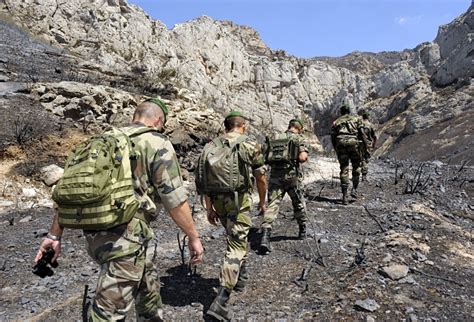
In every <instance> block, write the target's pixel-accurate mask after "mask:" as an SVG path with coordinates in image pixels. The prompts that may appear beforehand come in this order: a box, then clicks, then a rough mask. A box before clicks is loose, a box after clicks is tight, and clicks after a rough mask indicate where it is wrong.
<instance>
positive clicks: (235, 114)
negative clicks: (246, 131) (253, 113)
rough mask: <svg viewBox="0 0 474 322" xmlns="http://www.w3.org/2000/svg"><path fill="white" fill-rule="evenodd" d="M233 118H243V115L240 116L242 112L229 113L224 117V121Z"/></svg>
mask: <svg viewBox="0 0 474 322" xmlns="http://www.w3.org/2000/svg"><path fill="white" fill-rule="evenodd" d="M234 116H240V117H243V118H245V116H244V114H242V112H240V111H230V112H229V113H228V114H227V115H226V116H225V120H227V119H228V118H229V117H234Z"/></svg>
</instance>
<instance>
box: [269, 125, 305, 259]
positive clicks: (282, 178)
mask: <svg viewBox="0 0 474 322" xmlns="http://www.w3.org/2000/svg"><path fill="white" fill-rule="evenodd" d="M303 129H304V128H303V121H301V120H298V119H293V120H291V121H290V122H289V124H288V129H287V130H286V131H285V132H284V133H280V134H277V135H276V136H275V137H274V138H273V139H272V140H270V139H267V144H266V147H265V155H266V163H267V164H269V165H270V166H271V171H270V179H269V187H268V207H267V210H266V211H265V215H264V216H263V223H262V231H263V235H262V239H261V242H260V252H261V253H262V254H266V253H268V252H269V251H270V235H271V230H272V224H273V222H274V221H275V220H276V218H277V215H278V212H279V209H280V202H281V200H282V199H283V197H284V196H285V194H286V193H288V195H289V196H290V198H291V201H292V204H293V212H294V217H295V219H296V221H297V223H298V227H299V232H298V238H299V239H304V238H305V237H306V206H305V203H304V198H303V193H304V192H303V190H302V189H301V186H302V182H301V181H302V173H301V166H300V165H301V164H302V163H304V162H306V161H307V160H308V148H307V146H306V145H305V144H304V138H303V136H302V135H301V134H302V132H303Z"/></svg>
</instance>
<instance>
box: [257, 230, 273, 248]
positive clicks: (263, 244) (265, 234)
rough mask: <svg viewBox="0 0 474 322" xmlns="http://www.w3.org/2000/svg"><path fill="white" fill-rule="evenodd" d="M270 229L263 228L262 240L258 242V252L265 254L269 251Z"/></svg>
mask: <svg viewBox="0 0 474 322" xmlns="http://www.w3.org/2000/svg"><path fill="white" fill-rule="evenodd" d="M271 232H272V230H271V229H270V228H263V235H262V240H261V242H260V253H261V254H267V253H269V252H270V251H271V249H270V235H271Z"/></svg>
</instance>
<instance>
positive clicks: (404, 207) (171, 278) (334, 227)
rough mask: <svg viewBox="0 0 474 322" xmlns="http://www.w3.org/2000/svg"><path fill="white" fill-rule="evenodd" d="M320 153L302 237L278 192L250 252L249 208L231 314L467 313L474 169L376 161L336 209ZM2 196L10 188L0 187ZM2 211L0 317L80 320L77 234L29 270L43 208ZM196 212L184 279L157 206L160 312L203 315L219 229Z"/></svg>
mask: <svg viewBox="0 0 474 322" xmlns="http://www.w3.org/2000/svg"><path fill="white" fill-rule="evenodd" d="M330 161H331V160H327V159H321V160H318V161H317V162H315V163H313V164H312V165H310V168H311V169H314V170H309V169H307V170H306V177H307V178H309V179H311V180H314V181H311V180H308V181H309V182H308V183H307V184H306V198H307V208H308V214H309V219H310V226H311V229H310V230H311V233H312V235H313V237H312V238H309V239H307V240H304V241H299V240H296V238H295V236H296V234H297V225H296V223H295V222H294V221H293V220H292V212H291V209H290V207H291V203H290V201H289V199H285V201H284V205H283V207H282V210H281V212H280V217H279V218H278V221H277V223H276V225H275V227H274V229H273V235H272V246H273V251H272V252H271V253H270V254H269V255H259V254H258V253H257V251H256V250H257V247H258V240H259V237H260V236H259V231H258V226H259V223H260V218H259V217H258V216H257V215H256V213H255V212H253V215H254V217H253V219H254V224H255V228H254V229H253V230H252V232H251V236H250V239H251V251H250V255H249V264H250V272H251V277H250V281H249V285H248V287H247V288H246V290H245V291H244V292H243V293H234V294H233V295H232V297H231V308H232V311H233V312H234V319H235V320H264V319H287V320H297V319H299V320H303V319H304V320H313V319H314V320H363V319H367V320H371V318H374V319H376V320H402V319H406V320H411V321H415V320H417V319H418V320H425V321H428V320H451V321H452V320H456V321H466V320H472V319H473V318H474V314H473V312H474V310H473V303H474V292H473V286H474V285H473V273H474V272H473V265H472V264H473V259H474V252H473V250H472V242H473V238H472V236H473V235H472V229H473V211H472V210H473V187H472V183H473V174H474V169H473V168H472V167H468V166H466V165H465V166H463V167H462V166H461V165H458V166H448V165H445V164H442V163H440V162H431V163H424V164H423V166H422V167H420V165H421V164H420V163H415V162H413V163H408V162H404V163H401V162H395V161H394V160H385V161H381V160H379V161H377V162H374V163H372V164H371V173H370V176H369V181H368V182H367V183H365V184H364V185H363V186H362V187H361V189H360V191H361V193H362V194H363V196H362V197H361V198H360V199H359V200H353V201H352V202H351V203H350V205H348V206H343V205H341V204H340V203H339V201H338V198H339V197H340V194H339V187H338V184H337V181H338V180H337V178H332V176H331V173H337V172H334V171H333V170H332V169H334V166H335V164H334V163H331V162H330ZM397 164H398V166H397ZM420 168H421V170H419V169H420ZM317 173H319V174H320V175H317ZM395 173H396V174H397V176H396V177H395ZM418 177H419V178H420V179H418ZM395 178H397V180H395ZM395 181H397V184H395ZM417 182H419V184H416V183H417ZM19 185H20V186H21V182H19ZM12 189H13V188H12ZM3 194H4V195H5V194H6V195H9V194H11V195H13V194H14V191H8V189H7V191H6V192H5V189H4V191H3ZM190 200H191V201H192V200H193V198H191V199H190ZM364 206H365V207H366V208H367V209H368V210H369V212H370V213H371V215H372V216H374V217H372V216H371V215H369V213H368V212H367V211H366V210H365V209H364ZM10 209H11V210H9V211H3V212H2V213H1V214H0V234H1V235H2V236H3V238H2V239H1V241H0V316H1V317H2V318H1V320H25V319H30V320H33V321H51V320H80V319H81V303H82V294H83V290H84V285H85V284H88V285H90V286H91V287H93V285H94V284H95V281H96V275H97V272H98V267H97V266H96V265H95V264H93V263H92V262H91V261H90V259H89V258H88V256H87V255H86V253H85V249H84V239H83V237H82V234H81V232H80V231H72V230H69V231H66V234H65V236H64V244H63V254H62V257H61V259H60V266H59V267H58V268H57V269H55V275H54V276H52V277H47V278H45V279H40V278H39V277H37V276H35V275H33V274H32V273H31V267H32V263H33V257H34V254H35V252H36V249H37V247H38V244H39V242H40V237H39V236H41V235H42V234H44V233H45V232H46V230H44V229H47V228H48V226H49V222H50V220H51V216H52V213H51V210H50V209H47V208H39V207H32V208H31V209H30V210H27V211H25V210H23V211H19V210H17V211H16V210H14V207H11V208H10ZM12 209H13V210H12ZM28 216H31V218H30V219H29V220H25V222H19V221H20V220H21V219H22V218H25V217H28ZM12 218H14V220H13V225H10V224H11V223H12V220H11V219H12ZM195 218H196V224H197V225H198V227H199V228H200V232H201V234H202V236H203V242H204V246H205V249H206V254H205V263H204V264H202V265H200V266H198V267H197V270H196V275H193V276H190V275H189V274H188V272H187V270H186V268H185V267H183V266H182V263H181V254H180V252H179V249H178V244H177V232H178V229H177V228H176V227H175V226H174V224H173V223H172V221H171V219H170V218H169V217H168V216H167V215H162V216H161V217H159V220H158V221H157V222H155V223H153V226H154V228H155V231H156V232H157V235H158V237H159V239H160V248H159V254H158V258H157V265H158V267H159V271H160V276H161V284H162V291H161V292H162V297H163V302H164V310H165V316H166V319H167V320H181V319H185V320H203V319H205V317H204V316H203V311H205V310H207V308H208V307H209V305H210V303H211V301H212V299H213V297H214V295H215V288H216V287H217V286H218V275H219V266H220V264H221V262H222V258H223V254H224V247H225V240H224V235H223V229H222V228H213V227H211V226H209V225H208V224H207V223H206V222H205V220H204V214H203V211H202V209H201V208H200V206H199V205H197V204H196V206H195ZM374 218H377V220H378V221H379V222H380V225H379V224H378V223H377V222H376V220H375V219H374ZM27 219H28V218H27ZM316 241H319V243H318V245H319V248H320V251H321V254H322V256H323V257H322V260H321V258H319V256H318V255H317V253H318V251H317V247H316V246H317V244H316ZM356 254H359V256H358V257H356ZM322 261H323V262H324V264H325V267H324V266H322V263H321V262H322ZM391 264H401V265H406V266H408V267H409V272H408V274H407V276H406V277H403V278H401V279H399V280H392V279H390V278H388V277H386V276H384V275H382V274H381V270H382V268H383V267H384V266H387V265H391ZM303 272H306V273H307V274H304V275H306V276H302V275H303V274H302V273H303ZM302 277H304V278H302ZM298 279H299V280H298ZM366 299H372V300H374V301H376V303H377V304H378V305H375V304H374V305H372V306H373V307H370V306H369V307H367V308H368V309H373V310H374V311H373V312H368V311H366V310H364V309H362V308H360V307H358V306H356V301H358V300H366Z"/></svg>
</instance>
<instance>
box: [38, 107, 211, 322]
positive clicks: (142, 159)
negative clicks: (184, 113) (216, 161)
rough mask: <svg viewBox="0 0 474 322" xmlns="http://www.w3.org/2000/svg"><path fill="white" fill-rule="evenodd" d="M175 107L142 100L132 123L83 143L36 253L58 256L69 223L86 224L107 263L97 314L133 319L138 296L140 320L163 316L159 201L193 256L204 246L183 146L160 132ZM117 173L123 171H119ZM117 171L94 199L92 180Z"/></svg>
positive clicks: (90, 242) (96, 317) (93, 252)
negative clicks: (156, 224)
mask: <svg viewBox="0 0 474 322" xmlns="http://www.w3.org/2000/svg"><path fill="white" fill-rule="evenodd" d="M167 111H168V110H167V108H166V105H165V104H164V103H163V102H162V101H160V100H158V99H153V100H150V101H145V102H142V103H141V104H139V105H138V106H137V108H136V110H135V114H134V116H133V122H132V124H131V125H130V126H128V127H125V128H122V129H115V130H112V132H106V133H104V134H102V135H101V136H98V137H97V138H96V139H95V137H93V138H91V139H89V141H86V143H87V144H85V145H80V146H78V147H76V148H75V150H74V151H73V153H72V154H71V156H70V157H69V158H68V161H67V163H66V168H65V173H64V177H63V178H62V179H61V180H60V181H59V183H58V185H57V186H56V189H55V191H54V193H53V199H54V200H55V202H56V203H57V212H56V215H55V216H54V219H53V223H52V226H51V229H50V231H49V233H48V235H47V236H46V238H45V239H43V241H42V242H41V245H40V247H39V251H38V254H37V255H36V258H35V261H36V262H38V261H39V260H40V259H41V257H42V256H43V254H44V252H45V251H46V250H47V249H51V248H52V249H53V250H54V251H55V257H54V258H53V261H55V260H56V258H57V257H58V256H59V253H60V251H61V236H62V234H63V230H64V227H66V228H67V227H69V228H76V229H84V235H85V239H86V244H87V251H88V253H89V255H90V256H91V257H92V258H93V259H94V260H95V261H96V262H97V263H98V264H99V265H100V266H101V269H100V273H99V279H98V284H97V289H96V294H95V298H94V303H93V306H92V312H91V314H90V317H89V320H90V321H117V320H125V317H126V315H127V312H128V311H129V310H130V308H131V306H132V304H133V302H134V301H135V311H136V313H137V320H138V321H161V320H162V319H163V317H162V309H161V306H162V303H161V297H160V292H159V281H158V272H157V268H156V266H155V262H154V261H155V258H156V247H157V241H156V237H155V234H154V232H153V230H152V229H151V227H150V221H151V220H154V219H155V216H156V214H157V213H158V212H157V204H161V205H162V206H163V207H164V208H165V209H166V210H167V211H168V212H169V213H170V215H171V217H172V219H173V220H174V221H175V223H176V224H177V225H178V226H179V227H180V228H181V229H182V230H183V231H184V233H185V234H186V235H187V236H188V238H189V252H190V254H191V256H192V262H194V263H197V262H199V261H201V258H202V254H203V247H202V245H201V241H200V239H199V236H198V233H197V231H196V228H195V226H194V223H193V220H192V217H191V210H190V207H189V204H188V201H187V199H188V196H187V191H186V189H185V188H184V186H183V182H182V179H181V174H180V169H179V165H178V161H177V158H176V154H175V151H174V149H173V146H172V145H171V143H170V141H169V140H168V138H167V137H166V136H164V135H162V134H161V133H160V132H162V130H163V126H164V124H165V121H166V114H167ZM114 131H115V132H114ZM107 133H108V134H107ZM104 142H107V144H104ZM117 142H118V143H117ZM115 143H117V144H118V145H116V146H114V147H113V148H112V149H110V152H109V153H102V150H100V149H102V148H107V146H109V144H112V145H113V144H115ZM91 146H92V147H93V149H92V150H90V147H91ZM81 151H86V152H87V153H86V157H81V158H76V156H77V155H79V153H80V152H81ZM117 151H121V152H120V155H119V154H115V153H117ZM132 154H133V158H132ZM107 155H109V156H110V155H112V156H113V158H112V159H110V161H111V163H110V164H109V165H108V166H103V164H101V162H105V160H109V159H106V158H107ZM97 163H98V164H100V168H99V167H97V168H95V170H94V171H92V172H91V174H90V176H85V174H84V173H86V171H89V170H87V169H89V168H91V167H94V166H95V164H97ZM117 167H118V168H117ZM103 168H105V169H112V170H111V171H107V172H106V173H105V176H104V177H101V178H100V179H99V180H98V181H97V182H96V179H97V177H95V175H96V174H97V173H101V170H102V169H103ZM115 169H118V171H117V172H116V171H115ZM76 173H79V174H80V176H79V177H78V176H76V175H75V174H76ZM117 173H119V177H114V175H116V174H117ZM109 177H113V180H112V181H111V182H110V183H111V184H110V185H106V186H105V187H102V190H107V189H112V191H111V193H109V194H108V195H107V196H106V198H104V199H100V200H98V201H97V200H96V201H94V202H93V203H91V204H89V203H86V202H85V201H84V199H83V198H86V197H87V196H86V195H85V193H83V192H84V191H85V192H89V193H92V194H93V192H90V188H89V187H90V185H91V184H92V185H95V184H97V183H98V184H100V183H101V182H109V181H107V180H108V179H109ZM116 178H119V179H118V180H116ZM79 179H80V180H79ZM84 182H88V183H89V184H88V185H84ZM68 197H70V198H69V199H68ZM96 199H97V198H96ZM64 200H68V202H67V203H66V202H64ZM76 201H77V203H75V202H76ZM117 224H118V225H117Z"/></svg>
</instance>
